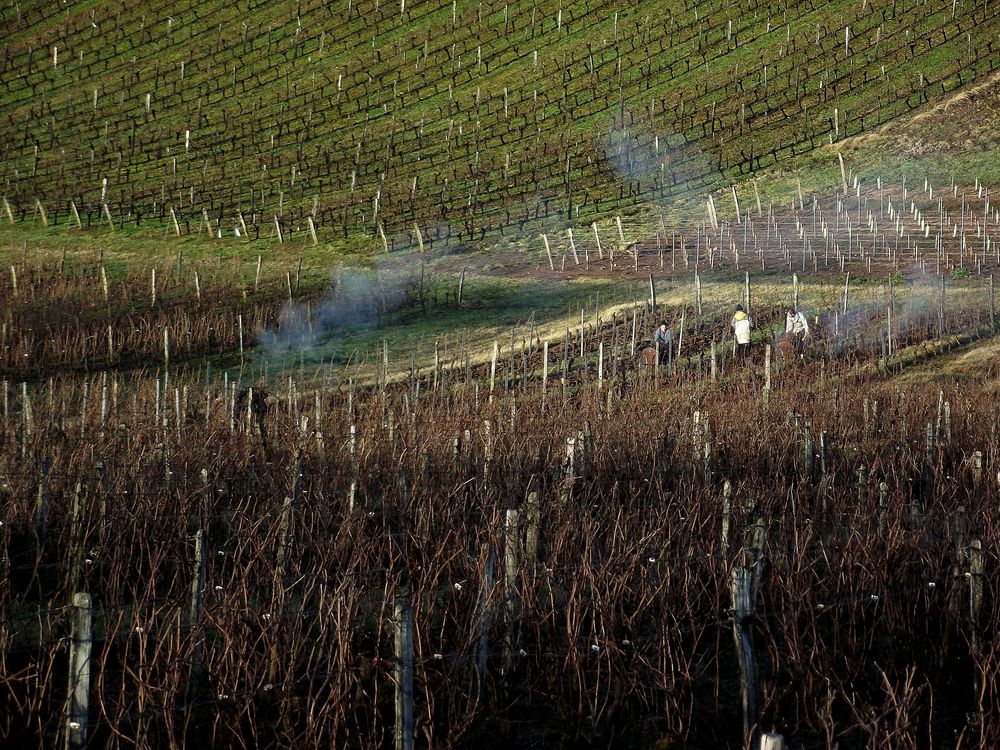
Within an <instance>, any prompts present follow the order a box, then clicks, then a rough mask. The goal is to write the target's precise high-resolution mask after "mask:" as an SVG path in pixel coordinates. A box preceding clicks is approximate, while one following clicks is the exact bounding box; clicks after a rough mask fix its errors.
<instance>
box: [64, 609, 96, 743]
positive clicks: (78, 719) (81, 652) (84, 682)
mask: <svg viewBox="0 0 1000 750" xmlns="http://www.w3.org/2000/svg"><path fill="white" fill-rule="evenodd" d="M91 617H92V613H91V607H90V594H88V593H85V592H77V593H76V594H74V595H73V641H72V646H71V649H70V657H69V661H70V673H69V686H70V695H69V700H68V701H67V705H66V745H65V747H66V749H67V750H82V749H83V747H84V746H85V745H86V744H87V730H88V729H89V726H88V725H89V724H90V705H89V703H90V650H91Z"/></svg>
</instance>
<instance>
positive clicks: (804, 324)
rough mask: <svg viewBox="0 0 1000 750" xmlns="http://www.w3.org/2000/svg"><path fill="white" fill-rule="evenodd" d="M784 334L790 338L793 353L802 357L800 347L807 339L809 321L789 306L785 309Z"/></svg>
mask: <svg viewBox="0 0 1000 750" xmlns="http://www.w3.org/2000/svg"><path fill="white" fill-rule="evenodd" d="M785 333H786V334H788V335H789V336H791V337H792V343H794V344H795V353H796V354H798V355H799V356H802V347H803V345H804V344H805V340H806V339H807V338H809V321H808V320H806V316H805V315H803V314H802V313H801V312H800V311H799V310H796V309H795V308H794V307H791V306H789V307H787V308H786V309H785Z"/></svg>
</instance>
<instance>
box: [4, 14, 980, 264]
mask: <svg viewBox="0 0 1000 750" xmlns="http://www.w3.org/2000/svg"><path fill="white" fill-rule="evenodd" d="M997 12H998V11H997V8H996V5H995V4H993V3H971V2H967V1H963V2H956V0H925V1H923V2H915V1H914V0H892V1H891V2H889V1H887V0H875V2H857V1H855V0H851V1H850V2H846V1H843V0H837V1H835V2H820V1H818V0H810V1H807V2H798V3H779V2H773V3H767V2H740V3H738V4H732V3H728V2H723V1H722V0H708V1H706V2H688V3H686V4H677V3H671V4H666V5H664V4H663V3H658V2H638V3H635V4H632V5H630V6H628V7H623V8H621V9H618V10H616V9H615V8H614V7H612V6H609V5H602V4H599V3H596V2H594V0H585V1H584V2H563V3H556V2H552V1H551V0H546V1H544V2H534V3H527V2H515V3H508V2H500V1H499V0H487V1H485V2H460V3H459V2H457V1H456V0H452V2H440V1H439V0H431V1H430V2H426V3H413V2H410V3H407V2H406V0H399V2H398V3H380V2H379V0H374V2H372V1H371V0H361V1H360V2H356V1H355V0H338V1H337V2H327V3H323V2H316V1H314V0H313V1H308V0H307V1H305V2H295V3H292V2H272V3H254V2H252V1H251V2H242V1H241V2H234V3H218V2H208V3H204V2H192V1H190V0H179V1H178V2H173V3H165V2H162V1H161V0H152V1H151V2H144V3H134V4H118V3H111V2H99V3H88V4H83V3H70V4H66V3H59V4H53V3H48V2H42V1H41V0H27V2H25V1H24V0H18V2H11V3H8V4H5V5H4V7H3V8H2V9H0V23H2V26H3V28H4V35H3V40H2V46H3V52H2V60H0V80H2V87H0V123H2V128H3V131H4V138H3V139H2V140H0V169H2V181H3V183H2V193H3V194H4V196H5V197H6V200H7V201H8V205H9V206H10V213H11V216H12V218H16V219H21V218H24V217H25V216H28V215H32V214H37V213H38V212H39V210H40V209H41V210H44V211H45V212H46V213H47V216H48V220H50V221H52V222H55V223H60V222H66V221H72V222H74V223H75V222H77V221H79V222H80V223H81V224H83V225H96V224H102V223H105V222H107V221H111V222H112V223H114V224H115V225H122V224H126V225H127V224H131V223H134V224H141V223H146V222H150V221H153V222H159V223H161V224H163V225H164V226H165V227H167V229H168V230H173V231H176V232H177V233H186V232H192V231H203V230H204V229H205V227H206V224H205V222H206V220H207V221H208V222H209V224H208V226H209V231H210V232H211V233H212V234H214V235H218V234H219V233H221V234H222V235H226V236H231V235H233V234H235V233H237V232H238V233H241V234H243V233H249V234H251V235H252V236H259V235H260V234H261V233H262V232H266V233H268V234H269V235H270V234H273V233H275V232H278V231H280V232H281V233H283V234H287V233H288V232H295V231H306V230H307V228H308V224H309V221H311V222H312V224H313V226H314V227H315V228H316V230H317V231H318V232H319V234H320V235H321V236H323V237H326V238H330V239H332V238H335V237H339V236H350V235H352V234H358V235H359V236H364V235H367V236H370V237H372V238H377V237H379V236H380V235H381V236H383V237H385V238H386V239H385V242H386V243H387V244H389V243H391V247H392V248H397V247H400V246H409V245H411V244H416V243H417V242H418V241H426V242H428V243H433V242H435V241H438V240H443V239H448V238H453V237H454V238H457V239H462V240H465V241H468V240H473V239H478V238H481V237H483V236H484V235H485V234H486V233H488V232H493V231H496V230H503V231H504V232H506V233H512V232H513V233H516V232H517V231H519V230H521V229H523V228H524V226H525V224H526V223H527V222H530V221H533V220H535V219H541V218H543V217H549V219H550V221H551V220H552V217H555V218H558V219H563V220H567V221H568V220H570V219H572V220H574V221H575V220H582V219H587V220H594V219H599V218H601V217H605V216H611V215H614V214H615V213H621V212H627V211H628V210H629V209H630V207H633V206H634V205H636V204H639V203H644V202H649V201H654V202H656V201H661V200H664V199H666V198H668V197H670V196H677V195H683V194H688V193H703V192H704V191H705V190H706V189H708V188H713V187H719V186H724V185H727V184H729V183H730V182H732V181H735V180H737V179H739V178H740V177H741V176H744V175H746V174H748V173H749V172H751V171H756V170H759V169H764V168H768V167H772V166H775V165H778V166H779V167H780V166H781V164H782V163H783V161H784V160H786V159H788V158H790V157H791V156H793V155H796V154H800V153H804V152H806V151H809V150H811V149H814V148H815V147H817V146H820V145H823V144H829V143H836V142H837V141H839V140H841V139H843V138H845V137H848V136H851V135H854V134H857V133H860V132H862V131H866V130H869V129H871V128H872V127H873V126H875V125H877V124H880V123H883V122H886V121H888V120H889V119H891V118H893V117H896V116H898V115H900V114H901V113H904V112H906V111H908V110H910V109H912V108H914V107H916V106H919V105H920V104H922V103H924V102H926V101H927V100H928V98H929V97H933V96H936V95H939V94H941V93H943V92H946V91H950V90H953V89H955V88H957V87H959V86H961V85H962V84H964V83H968V82H969V81H972V80H976V79H978V78H980V77H982V76H983V75H984V74H985V73H987V72H989V71H992V70H994V69H996V68H997V67H998V66H1000V42H998V40H997V37H996V33H995V29H996V27H997V19H996V14H997ZM71 203H72V205H71ZM5 210H6V209H5ZM418 235H419V237H420V239H419V240H418Z"/></svg>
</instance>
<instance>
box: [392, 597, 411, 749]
mask: <svg viewBox="0 0 1000 750" xmlns="http://www.w3.org/2000/svg"><path fill="white" fill-rule="evenodd" d="M393 624H394V625H395V629H396V643H395V646H396V666H395V669H394V673H395V678H396V679H395V683H396V727H395V748H396V750H413V605H412V604H410V600H409V597H407V596H397V597H396V601H395V607H394V616H393Z"/></svg>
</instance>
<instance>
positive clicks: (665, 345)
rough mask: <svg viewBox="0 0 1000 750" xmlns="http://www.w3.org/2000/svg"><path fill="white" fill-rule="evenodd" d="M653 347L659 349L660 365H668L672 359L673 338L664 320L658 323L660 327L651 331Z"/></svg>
mask: <svg viewBox="0 0 1000 750" xmlns="http://www.w3.org/2000/svg"><path fill="white" fill-rule="evenodd" d="M653 347H654V348H657V347H658V348H659V352H660V364H661V365H665V364H670V362H671V361H672V360H673V357H674V336H673V334H672V333H671V332H670V326H668V325H667V321H665V320H663V321H660V325H658V326H657V327H656V330H655V331H653Z"/></svg>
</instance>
